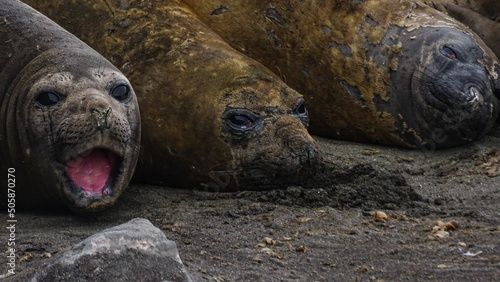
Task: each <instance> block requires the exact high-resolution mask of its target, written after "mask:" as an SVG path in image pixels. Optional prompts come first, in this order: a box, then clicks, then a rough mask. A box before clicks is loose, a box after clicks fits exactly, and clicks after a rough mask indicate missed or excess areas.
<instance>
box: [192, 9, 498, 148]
mask: <svg viewBox="0 0 500 282" xmlns="http://www.w3.org/2000/svg"><path fill="white" fill-rule="evenodd" d="M185 2H186V3H188V5H190V7H191V8H192V9H193V10H194V11H195V12H196V13H197V15H198V16H199V17H200V18H201V19H202V21H204V22H205V23H206V24H207V25H208V26H209V27H211V28H212V29H213V30H214V31H216V32H217V33H218V34H219V35H220V36H221V37H223V38H224V39H225V40H226V41H227V42H228V43H229V44H230V45H231V46H232V47H234V48H235V49H237V50H239V51H241V52H243V53H245V54H247V55H248V56H250V57H252V58H253V59H256V60H257V61H259V62H261V63H263V64H264V65H265V66H267V67H268V68H269V69H270V70H272V71H274V72H275V73H277V74H279V75H281V76H282V77H283V78H284V80H285V82H287V84H288V85H289V86H290V87H292V88H294V89H295V90H297V91H299V92H300V93H302V94H303V95H304V97H305V99H306V102H307V103H308V109H309V112H310V128H309V131H310V132H311V133H312V134H317V135H321V136H324V137H330V138H339V139H344V140H353V141H362V142H376V143H380V144H386V145H396V146H404V147H410V148H422V149H435V148H446V147H452V146H457V145H461V144H464V143H466V142H470V141H471V140H475V139H479V138H481V137H482V136H484V135H485V134H486V133H487V132H488V131H489V130H490V128H491V127H492V125H493V124H494V122H495V120H496V117H497V115H498V97H496V96H495V94H494V93H496V92H497V87H498V86H497V85H498V70H497V67H498V62H497V59H496V57H495V56H494V54H493V53H492V51H491V50H490V49H489V48H488V47H487V46H486V45H485V44H484V42H483V41H482V40H481V39H480V38H479V37H478V36H477V35H476V34H475V33H473V32H472V31H471V30H469V29H468V28H466V27H465V26H464V25H463V24H461V23H459V22H457V21H456V20H454V19H452V18H451V17H449V16H447V15H445V14H443V13H441V12H439V11H437V10H436V9H434V8H432V7H429V6H426V5H423V4H422V3H418V1H392V0H383V1H375V0H365V1H347V0H342V1H341V0H335V1H290V0H277V1H237V0H234V1H222V2H221V1H214V0H208V1H194V0H186V1H185Z"/></svg>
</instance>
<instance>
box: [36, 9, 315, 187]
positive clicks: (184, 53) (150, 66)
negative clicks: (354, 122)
mask: <svg viewBox="0 0 500 282" xmlns="http://www.w3.org/2000/svg"><path fill="white" fill-rule="evenodd" d="M27 2H28V3H29V4H30V5H32V6H33V7H35V8H37V9H39V10H40V11H41V12H43V13H46V15H47V16H49V17H50V18H52V19H54V20H56V21H57V22H58V23H59V24H61V25H62V26H63V27H65V28H67V29H68V30H70V31H71V32H72V33H74V34H75V35H77V36H79V37H80V38H81V39H82V40H84V41H86V42H87V43H89V45H91V46H92V47H94V48H96V49H97V50H99V51H100V52H101V53H102V54H103V55H104V56H106V57H107V58H108V59H110V60H111V61H112V62H113V63H114V64H115V65H117V66H120V67H121V69H122V70H123V71H124V73H125V74H126V75H127V76H128V77H129V78H130V80H131V82H132V83H133V85H134V88H135V90H136V92H137V95H138V99H139V104H140V107H141V115H142V129H143V131H142V136H143V138H142V145H141V157H140V160H139V163H138V167H137V171H136V175H135V177H134V180H135V181H139V182H142V183H155V184H163V185H169V186H176V187H185V188H206V189H208V190H217V191H234V190H237V189H265V188H270V187H279V186H281V185H288V184H291V183H292V184H297V183H299V182H300V181H302V180H303V179H305V178H307V177H308V176H311V175H312V174H313V173H314V170H315V167H316V165H317V163H318V160H319V152H318V147H317V145H316V143H315V141H314V140H313V139H312V138H311V136H310V135H309V134H308V132H307V130H306V125H307V123H308V113H307V110H306V108H305V105H304V100H303V98H302V96H301V95H300V94H299V93H297V92H296V91H294V90H293V89H291V88H289V87H288V86H287V85H285V83H283V82H282V81H281V80H280V79H279V78H278V77H277V76H276V75H274V74H273V73H272V72H270V71H269V70H267V69H266V68H265V67H263V66H262V65H261V64H259V63H258V62H256V61H254V60H251V59H249V58H248V57H246V56H244V55H242V54H241V53H239V52H236V51H235V50H234V49H232V48H231V47H230V46H229V45H228V44H226V43H225V42H224V41H223V40H222V39H221V38H220V37H219V36H218V35H216V34H215V33H214V32H212V31H211V30H210V29H209V28H207V27H206V26H205V25H204V24H203V23H202V22H201V21H199V20H198V19H197V17H196V15H194V14H193V13H192V12H191V11H190V9H189V8H188V7H186V6H185V5H183V4H182V3H181V2H180V1H148V2H142V1H127V2H121V4H120V3H119V1H115V3H114V4H113V3H109V5H110V6H107V5H105V3H104V2H95V1H91V0H84V1H70V2H68V1H40V0H33V1H31V0H30V1H27ZM74 11H79V13H80V15H81V17H73V16H72V14H73V13H74ZM89 19H91V20H89Z"/></svg>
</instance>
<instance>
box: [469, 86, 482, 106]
mask: <svg viewBox="0 0 500 282" xmlns="http://www.w3.org/2000/svg"><path fill="white" fill-rule="evenodd" d="M480 95H481V93H480V92H479V89H477V88H476V87H471V88H469V92H468V93H467V101H469V102H472V101H474V100H477V99H479V96H480Z"/></svg>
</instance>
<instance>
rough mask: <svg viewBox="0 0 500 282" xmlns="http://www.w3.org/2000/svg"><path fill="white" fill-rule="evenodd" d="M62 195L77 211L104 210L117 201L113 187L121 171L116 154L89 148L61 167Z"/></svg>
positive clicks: (120, 161) (121, 163)
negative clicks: (64, 184)
mask: <svg viewBox="0 0 500 282" xmlns="http://www.w3.org/2000/svg"><path fill="white" fill-rule="evenodd" d="M64 167H65V173H64V177H66V178H67V181H64V182H63V183H67V185H66V187H65V188H66V189H65V191H64V192H65V194H66V195H67V197H69V198H70V201H72V202H73V203H74V206H75V207H77V208H79V209H88V208H89V207H92V209H93V210H100V209H104V208H105V207H107V206H109V205H111V204H112V203H113V202H114V201H115V200H116V198H117V195H115V194H116V193H115V191H114V190H113V187H115V183H116V182H119V179H120V176H121V172H122V171H123V159H122V157H120V154H119V153H117V152H113V151H112V150H109V149H106V148H92V149H89V150H86V151H84V152H83V153H81V154H79V155H77V156H76V157H74V158H71V159H70V160H69V161H67V162H66V164H65V165H64Z"/></svg>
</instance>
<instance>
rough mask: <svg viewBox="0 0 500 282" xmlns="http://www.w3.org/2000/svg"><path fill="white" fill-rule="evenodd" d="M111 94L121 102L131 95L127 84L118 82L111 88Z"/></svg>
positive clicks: (127, 99) (124, 101)
mask: <svg viewBox="0 0 500 282" xmlns="http://www.w3.org/2000/svg"><path fill="white" fill-rule="evenodd" d="M111 96H113V97H114V98H115V99H116V100H118V101H120V102H122V103H126V102H128V101H129V100H130V97H131V96H132V95H131V93H130V89H129V88H128V86H127V85H125V84H119V85H117V86H115V87H113V89H111Z"/></svg>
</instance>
